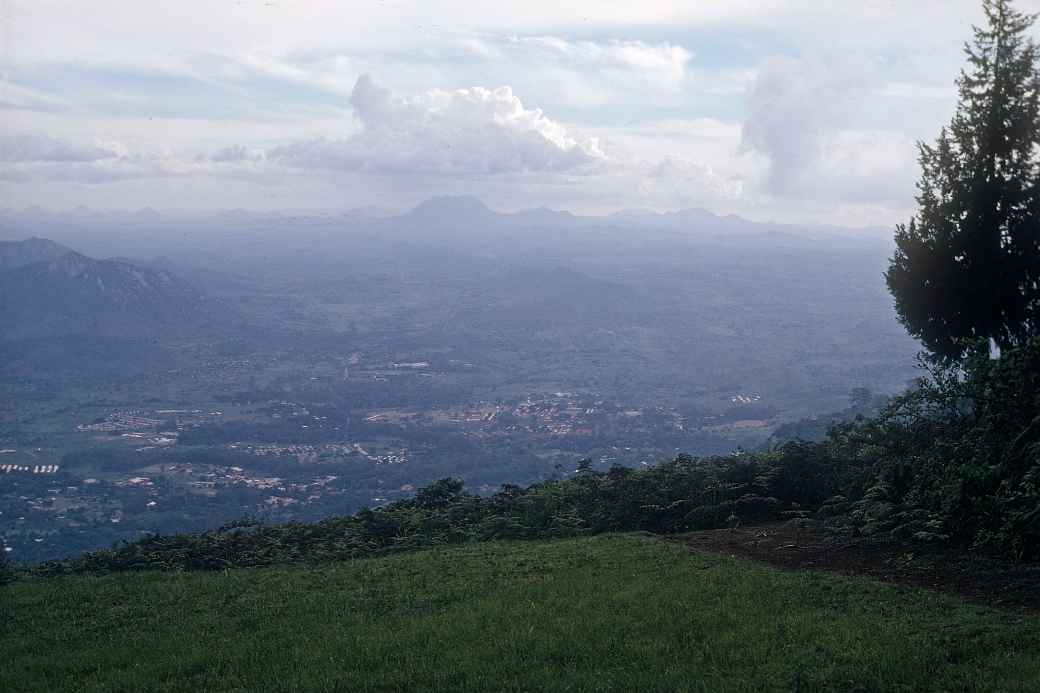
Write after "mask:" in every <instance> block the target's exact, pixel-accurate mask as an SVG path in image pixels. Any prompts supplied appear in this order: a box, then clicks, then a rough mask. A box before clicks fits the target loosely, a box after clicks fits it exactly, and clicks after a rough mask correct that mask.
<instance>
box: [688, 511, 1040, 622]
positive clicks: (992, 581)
mask: <svg viewBox="0 0 1040 693" xmlns="http://www.w3.org/2000/svg"><path fill="white" fill-rule="evenodd" d="M677 539H678V540H681V541H683V542H684V543H686V544H687V545H688V546H689V547H690V548H692V549H694V550H697V551H712V552H717V553H726V554H730V555H734V556H740V557H743V558H751V559H754V560H758V561H762V562H764V563H769V564H770V565H775V566H779V567H781V568H791V569H799V570H801V569H820V570H830V571H833V572H837V573H842V574H845V575H865V576H869V577H872V578H876V579H879V580H884V581H886V582H895V583H901V584H910V585H916V586H919V587H927V588H930V589H934V590H938V591H943V592H952V593H954V594H958V595H960V596H961V597H963V598H965V599H967V600H969V601H972V602H976V603H980V604H985V605H987V606H999V607H1004V608H1021V609H1027V610H1029V611H1035V612H1040V565H1035V564H1031V565H1015V564H1011V563H1007V562H1004V561H999V560H995V559H992V558H987V557H984V556H980V555H976V554H972V553H970V552H966V551H964V550H963V549H960V550H951V549H936V548H930V547H925V546H921V545H913V544H900V543H894V542H878V541H875V540H870V539H849V538H847V537H838V536H835V535H833V534H830V533H828V532H825V531H823V530H819V529H812V528H805V527H797V526H792V525H790V524H780V525H766V526H756V527H740V528H737V529H716V530H708V531H703V532H693V533H690V534H684V535H682V536H681V537H678V538H677Z"/></svg>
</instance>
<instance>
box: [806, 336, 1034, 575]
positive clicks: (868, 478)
mask: <svg viewBox="0 0 1040 693" xmlns="http://www.w3.org/2000/svg"><path fill="white" fill-rule="evenodd" d="M930 368H931V372H930V374H929V376H928V377H927V378H924V379H922V380H921V382H920V384H919V386H918V387H917V388H916V389H914V390H912V391H910V392H908V393H906V394H905V395H903V396H901V397H899V398H896V399H895V400H894V401H893V402H892V404H891V405H890V406H889V407H888V408H887V409H886V410H885V411H884V412H883V413H882V414H881V415H880V416H878V417H876V418H874V419H871V420H869V421H866V422H861V423H859V424H855V425H848V426H845V427H842V428H838V429H835V431H833V432H832V434H831V437H830V438H829V440H828V441H827V442H826V443H825V444H824V446H825V447H826V448H827V449H828V450H829V455H830V457H831V458H832V459H836V460H839V461H840V463H841V465H842V474H843V476H844V482H843V483H844V486H845V491H844V492H845V494H846V495H847V496H849V497H850V498H852V499H853V502H852V503H851V505H850V506H849V511H848V513H846V514H840V513H839V514H838V517H840V518H841V519H842V520H844V521H847V522H848V524H849V525H850V526H854V527H856V528H858V529H859V530H860V531H863V532H864V533H870V534H877V533H888V534H891V535H893V536H895V537H900V538H911V537H912V538H915V539H918V540H930V541H946V540H954V541H959V542H966V543H974V544H976V545H977V546H979V547H987V548H991V549H994V550H996V551H998V552H1000V553H1003V554H1005V555H1007V556H1010V557H1012V558H1015V559H1019V560H1024V559H1030V560H1031V559H1035V558H1038V557H1040V485H1038V481H1040V338H1036V339H1034V340H1033V341H1032V342H1030V343H1029V344H1027V345H1025V346H1023V347H1021V348H1018V349H1012V350H1010V351H1005V352H1004V354H1003V355H1002V358H1000V359H991V358H989V356H988V355H987V354H986V353H985V352H984V350H980V349H975V350H973V351H972V352H971V356H970V357H969V358H968V360H967V361H966V362H965V363H964V364H963V365H962V366H954V365H949V364H947V365H932V366H930Z"/></svg>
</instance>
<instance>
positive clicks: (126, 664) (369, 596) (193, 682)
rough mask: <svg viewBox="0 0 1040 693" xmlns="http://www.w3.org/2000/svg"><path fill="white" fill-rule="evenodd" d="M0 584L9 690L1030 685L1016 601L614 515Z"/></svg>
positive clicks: (1037, 665)
mask: <svg viewBox="0 0 1040 693" xmlns="http://www.w3.org/2000/svg"><path fill="white" fill-rule="evenodd" d="M0 595H2V596H0V598H2V599H3V600H4V606H5V609H4V610H5V612H6V613H5V619H6V624H5V628H4V629H2V630H0V651H2V652H4V659H5V663H4V666H3V667H0V689H2V690H9V691H23V690H47V691H102V690H105V691H112V690H126V691H131V690H145V689H147V690H151V691H198V690H207V691H218V690H219V691H231V690H236V691H260V690H282V691H284V690H316V691H320V690H352V691H370V690H371V691H374V690H381V691H392V690H415V689H420V688H421V689H423V690H443V691H486V690H549V691H553V690H558V691H563V690H569V691H605V690H619V691H620V690H624V691H632V690H640V691H653V690H669V691H675V690H689V691H713V692H722V691H750V690H755V691H791V690H801V691H813V690H836V691H837V690H840V691H900V690H902V691H992V690H1002V691H1035V690H1037V688H1038V687H1040V660H1038V659H1037V658H1036V657H1034V656H1033V654H1034V653H1035V652H1036V651H1037V648H1038V647H1040V621H1037V620H1036V619H1035V618H1032V617H1023V616H1019V615H1015V614H1012V613H1009V612H1001V611H996V610H991V609H986V608H980V607H974V606H969V605H966V604H964V603H962V602H960V601H958V600H957V599H955V598H952V597H947V596H942V595H939V594H935V593H932V592H927V591H923V590H918V589H908V588H899V587H893V586H890V585H883V584H881V583H876V582H874V581H871V580H865V579H858V578H845V577H839V576H834V575H831V574H827V573H820V572H785V571H780V570H776V569H774V568H769V567H766V566H762V565H759V564H755V563H750V562H747V561H743V560H738V559H735V558H730V557H727V556H723V555H718V554H701V553H693V552H691V551H689V550H688V549H687V548H685V547H684V546H681V545H679V544H677V543H671V542H665V541H661V540H659V539H654V538H650V537H646V536H636V535H627V536H618V535H608V536H600V537H594V538H580V539H570V540H561V541H551V542H495V543H488V544H480V545H472V546H464V547H450V548H440V549H431V550H427V551H419V552H413V553H409V554H404V555H399V556H391V557H385V558H379V559H373V560H365V561H353V562H346V563H333V564H326V565H323V566H320V567H281V568H264V569H256V570H234V571H226V572H208V573H207V572H192V573H157V572H152V573H139V574H122V575H113V576H107V577H69V578H60V579H54V580H42V581H34V582H24V583H20V584H15V585H9V586H8V587H7V588H5V589H4V590H3V591H2V592H0Z"/></svg>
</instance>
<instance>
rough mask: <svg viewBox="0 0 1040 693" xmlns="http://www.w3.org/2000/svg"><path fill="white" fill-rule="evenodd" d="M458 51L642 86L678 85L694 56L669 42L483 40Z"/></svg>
mask: <svg viewBox="0 0 1040 693" xmlns="http://www.w3.org/2000/svg"><path fill="white" fill-rule="evenodd" d="M463 45H464V46H466V47H467V48H469V49H470V50H471V51H472V53H473V54H474V57H477V58H482V59H485V60H500V61H511V62H512V61H519V62H522V63H523V64H526V65H532V64H543V65H544V64H549V65H551V66H553V67H554V68H557V69H559V68H563V67H566V68H570V69H577V70H581V71H583V72H584V74H585V77H586V78H589V77H590V76H591V75H589V72H590V71H592V72H598V73H600V74H604V75H613V76H615V77H625V78H628V79H640V80H642V81H643V84H644V86H646V84H647V83H648V82H649V83H650V84H652V85H655V86H671V87H675V86H677V85H679V84H680V83H681V82H682V80H683V79H684V78H685V76H686V68H687V65H688V63H689V62H690V59H691V58H692V57H693V54H692V53H691V52H690V51H689V50H687V49H686V48H684V47H683V46H679V45H675V44H672V43H668V42H661V43H656V44H652V43H647V42H644V41H631V40H619V39H610V40H605V41H573V40H568V39H565V38H561V37H559V36H506V37H503V36H483V37H476V38H470V39H466V40H465V41H464V42H463Z"/></svg>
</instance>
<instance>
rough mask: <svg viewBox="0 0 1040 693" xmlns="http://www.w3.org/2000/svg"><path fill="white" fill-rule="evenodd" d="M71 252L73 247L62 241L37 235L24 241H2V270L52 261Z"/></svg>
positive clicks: (0, 254)
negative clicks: (66, 245) (68, 246)
mask: <svg viewBox="0 0 1040 693" xmlns="http://www.w3.org/2000/svg"><path fill="white" fill-rule="evenodd" d="M71 252H72V249H71V248H66V247H65V246H63V245H61V244H60V243H55V242H54V241H49V240H47V239H46V238H36V237H35V236H34V237H32V238H28V239H26V240H24V241H0V272H3V271H5V270H13V269H17V268H19V267H24V266H25V265H32V264H35V263H37V262H51V261H53V260H57V259H58V258H60V257H62V256H63V255H67V254H68V253H71Z"/></svg>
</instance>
